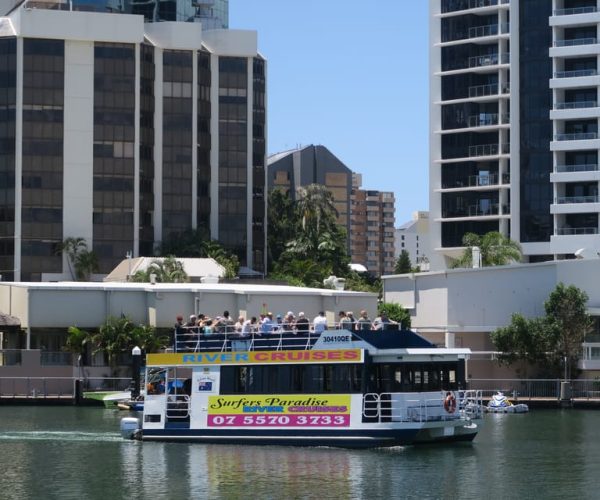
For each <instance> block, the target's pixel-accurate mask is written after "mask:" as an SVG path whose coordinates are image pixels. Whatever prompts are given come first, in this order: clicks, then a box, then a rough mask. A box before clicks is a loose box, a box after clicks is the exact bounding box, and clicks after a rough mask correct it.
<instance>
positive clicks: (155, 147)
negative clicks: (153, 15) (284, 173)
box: [0, 0, 266, 281]
mask: <svg viewBox="0 0 600 500" xmlns="http://www.w3.org/2000/svg"><path fill="white" fill-rule="evenodd" d="M167 3H168V2H165V3H164V4H167ZM200 3H201V4H208V3H214V4H215V5H216V4H217V3H218V2H200ZM224 4H226V2H224ZM2 5H4V4H0V6H2ZM157 5H159V6H163V3H162V2H161V3H157ZM70 8H72V9H73V10H69V9H70ZM78 8H81V9H82V10H81V11H77V9H78ZM84 10H85V11H84ZM87 10H89V9H88V8H87V7H86V6H85V5H83V3H82V4H78V3H77V1H76V0H74V1H73V3H72V5H69V4H60V3H53V2H52V3H51V2H44V1H37V0H36V1H26V2H23V3H20V4H19V5H18V6H15V7H12V9H8V10H7V11H6V12H5V13H2V12H0V14H4V15H5V17H3V18H0V179H1V180H2V182H1V184H0V222H1V223H0V269H1V271H0V273H1V274H2V275H3V278H4V279H14V280H19V279H20V280H24V281H27V280H32V281H35V280H45V279H61V278H68V277H69V276H70V275H69V271H68V266H67V263H66V261H65V260H64V258H63V257H61V255H60V251H59V248H60V245H61V242H62V241H63V240H64V239H65V238H68V237H82V238H84V239H85V240H86V241H87V243H88V247H89V248H90V249H92V250H93V251H94V252H95V253H96V255H97V256H98V258H99V263H100V272H101V273H107V272H109V271H110V270H111V269H112V268H113V267H114V265H115V264H116V263H117V262H120V261H121V260H122V259H123V257H124V256H125V255H126V254H127V253H129V252H131V253H132V255H133V256H138V255H151V254H152V253H153V249H154V247H155V246H156V245H157V244H159V243H160V242H161V241H162V240H163V239H165V238H168V237H169V235H171V234H175V233H179V232H181V231H184V230H186V229H190V228H201V227H204V228H206V229H207V230H208V231H209V233H210V235H211V237H212V238H214V239H216V240H218V241H220V242H221V243H222V244H223V245H225V246H226V247H227V248H229V249H231V250H232V251H234V252H235V253H236V254H237V255H238V256H239V258H240V261H241V263H242V265H244V266H248V267H251V268H254V269H256V270H259V271H260V270H263V269H264V262H265V252H264V248H265V231H264V227H265V224H264V218H265V198H264V187H265V174H264V167H265V151H266V147H265V128H266V118H265V115H266V114H265V103H266V99H265V92H266V82H265V76H266V61H265V60H264V59H263V58H262V57H261V56H260V55H259V54H258V51H257V35H256V32H253V31H238V30H208V31H205V30H203V25H202V23H193V22H174V21H173V22H169V21H165V22H160V23H145V22H144V17H143V16H141V15H130V14H121V13H118V14H109V13H104V12H103V13H100V12H88V11H87ZM100 10H101V9H100Z"/></svg>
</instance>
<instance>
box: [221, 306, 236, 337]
mask: <svg viewBox="0 0 600 500" xmlns="http://www.w3.org/2000/svg"><path fill="white" fill-rule="evenodd" d="M234 324H235V322H234V321H233V319H232V318H231V316H230V315H229V311H223V317H222V318H221V328H222V329H223V332H224V333H230V332H233V325H234Z"/></svg>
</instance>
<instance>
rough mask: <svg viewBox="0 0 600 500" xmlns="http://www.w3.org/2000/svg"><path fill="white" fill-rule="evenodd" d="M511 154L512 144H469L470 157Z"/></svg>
mask: <svg viewBox="0 0 600 500" xmlns="http://www.w3.org/2000/svg"><path fill="white" fill-rule="evenodd" d="M503 154H510V144H479V145H476V146H469V158H476V157H481V156H498V155H503Z"/></svg>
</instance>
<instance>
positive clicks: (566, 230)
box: [555, 227, 598, 236]
mask: <svg viewBox="0 0 600 500" xmlns="http://www.w3.org/2000/svg"><path fill="white" fill-rule="evenodd" d="M581 234H598V228H597V227H558V228H556V232H555V235H556V236H575V235H581Z"/></svg>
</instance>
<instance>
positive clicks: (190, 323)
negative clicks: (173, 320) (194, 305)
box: [185, 314, 198, 327]
mask: <svg viewBox="0 0 600 500" xmlns="http://www.w3.org/2000/svg"><path fill="white" fill-rule="evenodd" d="M197 320H198V318H197V317H196V315H195V314H190V320H189V321H188V322H187V323H186V324H185V326H189V327H194V326H196V321H197Z"/></svg>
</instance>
